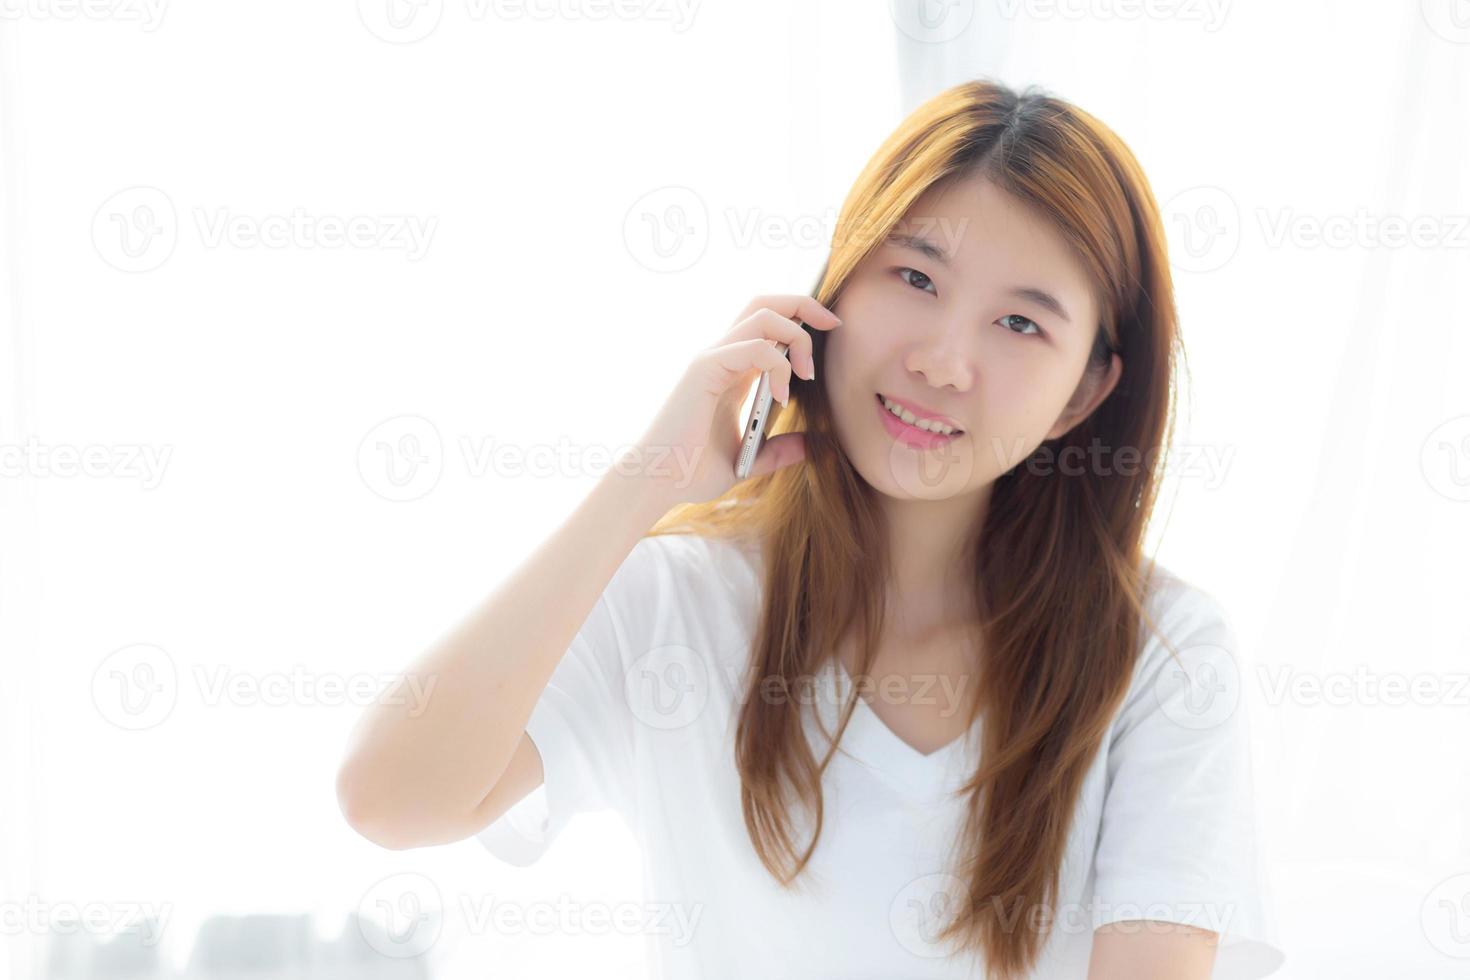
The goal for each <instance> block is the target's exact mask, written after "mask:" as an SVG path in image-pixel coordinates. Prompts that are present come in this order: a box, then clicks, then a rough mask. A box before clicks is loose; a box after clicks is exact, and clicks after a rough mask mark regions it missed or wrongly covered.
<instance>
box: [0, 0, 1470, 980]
mask: <svg viewBox="0 0 1470 980" xmlns="http://www.w3.org/2000/svg"><path fill="white" fill-rule="evenodd" d="M980 76H989V77H994V78H997V79H999V80H1002V81H1005V82H1007V83H1009V84H1012V85H1015V86H1022V85H1025V84H1029V83H1033V82H1034V83H1038V84H1040V85H1042V86H1044V87H1046V89H1047V90H1048V91H1050V92H1051V93H1052V94H1055V95H1059V96H1061V97H1063V98H1067V99H1069V100H1071V101H1074V102H1075V103H1077V104H1078V105H1080V106H1081V107H1082V108H1084V109H1086V110H1088V111H1089V112H1091V113H1093V114H1094V115H1096V116H1098V117H1099V118H1101V119H1102V120H1104V121H1105V122H1106V123H1108V124H1109V125H1110V126H1111V127H1112V128H1113V129H1114V130H1116V131H1117V132H1118V134H1119V135H1120V136H1121V137H1122V138H1123V139H1124V140H1125V141H1126V142H1127V143H1128V144H1129V145H1130V147H1131V148H1132V149H1133V151H1134V152H1135V154H1136V155H1137V156H1138V158H1139V160H1140V161H1141V163H1142V165H1143V167H1144V170H1145V171H1146V173H1147V174H1148V175H1149V178H1150V180H1151V181H1152V184H1153V188H1154V192H1155V195H1156V197H1157V198H1158V200H1159V202H1160V204H1161V206H1162V207H1163V209H1164V211H1165V215H1166V220H1167V222H1168V231H1169V236H1170V248H1171V253H1172V261H1173V265H1174V275H1175V280H1176V284H1177V287H1178V300H1179V306H1180V311H1181V315H1182V327H1183V334H1184V338H1185V344H1186V347H1187V350H1188V355H1189V361H1188V367H1189V374H1188V376H1187V377H1186V378H1185V382H1186V383H1185V387H1184V391H1183V395H1184V397H1183V399H1182V401H1181V404H1182V406H1183V407H1184V408H1185V410H1186V411H1185V416H1184V417H1183V418H1182V419H1181V423H1180V429H1179V441H1178V444H1177V445H1176V454H1177V460H1176V465H1175V466H1174V468H1173V469H1172V470H1171V472H1170V475H1169V479H1168V481H1167V484H1166V487H1165V494H1164V501H1163V503H1162V504H1161V512H1160V514H1159V516H1158V518H1157V520H1156V524H1155V534H1154V540H1153V547H1154V548H1155V549H1156V551H1157V554H1158V556H1159V558H1160V560H1161V561H1162V562H1163V563H1165V564H1166V565H1168V566H1169V567H1171V568H1173V569H1174V570H1175V571H1177V572H1179V573H1181V574H1183V575H1184V576H1186V577H1187V578H1189V579H1191V580H1193V581H1194V582H1196V583H1197V584H1199V585H1201V586H1202V587H1204V588H1206V589H1208V590H1210V591H1211V592H1213V593H1214V594H1216V595H1217V596H1218V597H1219V598H1220V599H1221V600H1222V601H1223V602H1224V603H1225V604H1226V605H1227V607H1228V608H1229V609H1230V611H1231V614H1232V615H1233V617H1234V619H1235V621H1236V623H1237V624H1238V627H1239V630H1240V635H1241V640H1242V643H1243V645H1244V646H1245V647H1246V649H1245V651H1244V653H1245V655H1246V657H1247V658H1248V660H1247V661H1246V662H1247V663H1249V666H1248V667H1243V668H1242V671H1243V672H1242V676H1241V677H1240V678H1238V679H1237V680H1238V682H1239V686H1240V691H1241V693H1242V696H1243V697H1246V698H1249V699H1250V701H1251V702H1252V703H1251V711H1252V715H1253V718H1254V723H1255V726H1256V731H1255V735H1256V738H1257V740H1258V742H1259V744H1258V746H1257V750H1256V769H1257V780H1258V784H1259V791H1260V794H1261V800H1262V804H1261V810H1262V813H1263V815H1264V816H1265V818H1266V821H1265V831H1266V844H1267V847H1268V852H1269V854H1270V856H1271V860H1270V867H1271V873H1272V876H1273V885H1274V888H1275V898H1276V907H1277V914H1278V918H1279V927H1280V933H1281V939H1282V943H1283V946H1284V947H1285V949H1286V952H1287V960H1286V963H1285V965H1284V966H1283V967H1282V968H1281V970H1280V971H1279V972H1278V974H1277V976H1280V977H1282V978H1289V980H1305V978H1319V977H1320V978H1332V980H1350V978H1380V977H1384V976H1394V977H1398V978H1449V977H1460V976H1465V975H1467V973H1470V819H1467V816H1470V763H1467V761H1466V753H1465V746H1466V745H1467V744H1470V710H1467V709H1470V620H1467V618H1466V616H1465V609H1466V605H1465V602H1466V597H1467V595H1470V588H1467V586H1470V572H1467V563H1466V560H1465V555H1466V553H1467V549H1470V383H1467V379H1470V329H1467V325H1470V297H1467V291H1466V284H1467V282H1470V276H1467V273H1470V167H1467V166H1466V163H1465V162H1466V160H1467V158H1470V2H1467V0H1423V2H1419V0H1406V2H1402V3H1394V4H1385V3H1381V2H1371V0H1349V2H1345V0H1334V2H1330V3H1329V2H1327V0H1292V2H1272V3H1266V2H1231V0H1149V2H1143V0H1137V2H1133V0H923V2H897V0H895V2H893V3H888V4H885V3H878V2H860V3H852V2H845V3H842V2H837V0H797V2H793V0H786V2H780V3H778V2H773V0H745V2H742V3H733V2H699V0H630V2H627V3H619V4H608V3H600V2H596V0H523V2H517V3H510V2H506V0H358V2H357V3H356V4H355V5H354V4H353V3H336V4H323V5H312V4H300V3H285V2H281V0H257V2H255V3H252V4H249V5H225V4H204V3H171V2H169V0H96V2H94V3H71V2H65V0H7V2H6V3H5V4H4V6H3V10H0V195H3V196H0V249H3V263H0V289H3V296H4V302H3V303H0V333H3V339H4V343H3V344H0V386H3V402H0V466H3V479H0V527H3V542H0V590H3V591H0V658H3V662H0V786H3V790H0V903H3V904H0V912H3V915H0V925H3V928H0V943H3V954H4V955H3V957H0V976H3V977H6V978H10V977H15V978H31V977H46V978H62V977H65V978H73V977H149V978H153V977H183V976H188V977H200V978H203V977H208V978H223V977H272V978H276V977H297V976H312V977H329V976H341V977H384V978H387V977H395V978H396V977H432V978H441V977H442V978H450V977H455V978H458V977H472V976H473V977H483V976H497V977H500V976H504V977H557V976H568V977H571V976H579V977H580V976H588V975H596V976H599V977H638V976H641V975H643V968H644V964H643V944H642V937H641V936H640V935H639V934H638V931H637V930H636V929H629V928H626V927H624V926H620V925H619V924H618V923H619V922H628V921H634V920H636V919H637V918H638V915H637V913H638V911H639V910H640V909H641V908H642V907H643V906H642V904H641V903H642V895H641V891H640V883H639V882H638V880H637V872H638V867H639V859H638V855H637V849H636V844H635V842H634V841H633V840H632V839H631V838H630V836H629V835H628V834H627V833H626V831H625V830H623V828H622V826H621V825H620V824H619V823H617V822H616V819H615V818H614V817H613V816H612V815H611V814H606V815H603V814H597V815H588V816H586V817H584V818H581V819H579V820H578V821H576V822H574V824H573V825H572V826H571V827H570V828H569V829H568V831H567V832H566V834H565V835H564V836H563V838H562V839H561V840H560V841H559V842H558V844H557V845H556V846H555V848H554V849H553V850H552V851H551V852H550V853H549V854H548V855H547V856H546V857H545V858H544V859H543V860H542V861H541V862H539V863H538V864H537V865H535V866H534V867H529V868H516V867H511V866H508V865H505V864H503V863H501V862H499V861H497V860H495V859H494V858H492V857H491V856H490V855H489V854H488V852H486V851H485V850H484V848H483V847H481V846H480V845H479V844H478V843H477V842H476V841H475V840H473V839H471V840H467V841H462V842H460V843H457V844H454V845H450V846H444V847H437V848H426V849H417V850H410V851H397V852H395V851H388V850H384V849H382V848H379V847H377V846H375V845H373V844H371V843H369V842H368V841H366V840H364V839H363V838H361V837H359V836H358V835H357V834H355V833H354V832H352V831H351V829H350V828H348V827H347V825H346V824H345V822H344V821H343V819H342V817H341V815H340V813H339V812H338V808H337V803H336V800H335V796H334V791H333V780H334V776H335V771H336V767H337V764H338V762H339V761H340V758H341V755H342V751H343V748H344V744H345V739H346V736H347V733H348V731H349V729H350V728H351V726H352V724H353V723H354V722H355V721H356V719H357V717H358V715H359V713H360V712H361V710H362V707H363V706H364V705H365V704H367V703H368V702H369V701H370V700H371V699H372V698H373V696H374V695H375V694H376V693H377V692H378V691H380V690H381V689H383V688H384V687H386V686H387V684H388V683H389V681H390V680H391V677H392V675H393V673H394V672H395V671H398V670H401V669H403V668H404V667H405V666H406V665H407V663H408V662H409V661H410V659H411V658H413V657H414V656H416V655H417V654H418V653H419V651H421V650H422V649H423V648H424V647H425V646H426V645H427V644H429V643H430V642H432V641H433V640H434V639H435V638H436V637H437V636H438V635H439V634H440V633H441V632H442V631H443V630H444V629H445V628H446V627H447V626H448V625H449V624H451V623H452V622H453V621H454V620H455V619H456V618H457V617H458V616H460V615H461V614H462V613H463V612H464V610H466V609H467V608H468V607H469V606H470V605H471V604H473V603H474V602H476V601H477V600H478V599H479V598H480V597H482V596H483V595H484V594H485V593H486V592H487V591H488V590H489V589H491V588H492V587H493V586H494V585H495V583H496V582H497V581H498V580H499V579H500V578H501V576H503V575H504V574H505V573H506V572H507V571H508V570H509V569H510V568H511V567H512V566H513V565H514V564H515V563H517V562H518V561H519V559H520V558H521V557H523V556H524V555H525V554H526V553H528V552H529V551H530V550H531V549H532V548H534V547H535V546H536V545H537V544H538V543H539V542H540V540H542V539H543V538H544V537H545V536H546V535H547V534H549V533H550V531H551V529H552V528H553V527H554V526H555V525H556V524H557V523H559V522H560V520H561V519H562V518H563V517H564V516H565V515H566V514H567V513H568V512H569V511H570V510H571V508H572V507H573V506H574V505H575V504H576V502H577V501H578V500H579V499H581V497H582V496H583V495H584V494H585V493H586V492H587V491H588V490H589V489H590V488H591V486H592V484H593V483H594V482H595V480H596V479H597V478H598V477H599V476H600V475H601V474H602V472H603V471H604V470H605V468H606V467H607V465H608V464H609V461H610V460H611V459H612V458H613V456H614V455H615V454H616V452H617V451H618V450H619V448H620V447H622V446H625V445H626V444H627V443H628V442H629V441H631V440H633V439H635V438H636V437H637V436H638V435H639V434H640V433H641V431H642V429H643V427H644V425H645V424H646V423H647V421H648V420H649V419H650V418H651V417H652V415H653V413H654V412H655V411H656V409H657V408H658V407H659V406H660V405H661V404H662V402H663V399H664V397H665V395H666V394H667V392H668V391H669V389H670V388H671V387H672V385H673V383H674V381H675V380H676V378H677V377H678V375H679V374H680V373H681V372H682V370H683V368H684V366H685V365H686V364H687V362H688V360H689V359H690V358H691V357H692V356H693V355H694V353H695V352H696V351H697V350H699V349H700V348H702V347H704V346H707V345H708V344H710V343H712V342H713V341H714V340H715V339H716V338H717V337H718V336H719V335H720V334H722V333H723V332H724V331H725V330H726V329H728V327H729V326H730V324H731V323H732V322H733V320H734V318H735V316H736V314H737V313H738V312H739V311H740V310H741V308H742V307H743V306H744V305H745V304H746V303H747V302H748V301H749V299H750V298H751V297H752V296H755V295H757V294H760V293H765V292H805V291H807V290H809V289H810V288H811V286H812V284H813V283H814V281H815V277H816V274H817V271H818V270H819V269H820V268H821V265H822V262H823V259H824V257H825V254H826V243H827V242H828V240H829V239H830V237H831V235H832V233H833V230H834V224H835V220H836V214H837V209H838V207H839V206H840V205H841V203H842V200H843V198H844V196H845V194H846V192H847V189H848V187H849V185H850V184H851V182H852V180H853V179H854V178H855V177H856V175H857V173H858V172H859V170H860V169H861V168H862V166H863V165H864V163H865V162H866V161H867V159H868V157H869V155H870V154H871V153H872V152H873V151H874V150H875V149H876V148H877V146H878V144H879V142H880V141H881V140H882V139H883V138H884V137H885V136H886V135H887V134H888V132H889V131H890V130H891V129H892V128H893V127H894V126H895V125H896V124H897V123H898V122H899V120H900V119H901V118H902V117H903V116H904V115H905V114H906V113H907V112H908V111H909V110H911V109H912V108H914V107H915V106H916V105H917V104H918V103H919V102H921V101H923V100H924V99H926V98H928V97H929V96H930V95H933V94H935V93H937V92H938V91H940V90H941V89H943V88H946V87H948V86H949V85H951V84H954V83H957V82H960V81H964V80H967V79H970V78H974V77H980ZM624 913H630V914H626V915H625V914H624ZM599 922H601V925H599V924H598V923H599ZM592 971H595V974H594V973H592Z"/></svg>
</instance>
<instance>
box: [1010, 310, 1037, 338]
mask: <svg viewBox="0 0 1470 980" xmlns="http://www.w3.org/2000/svg"><path fill="white" fill-rule="evenodd" d="M1012 319H1015V320H1020V321H1021V322H1022V323H1023V324H1029V325H1030V326H1031V331H1029V332H1026V331H1012V332H1013V333H1022V334H1023V335H1024V336H1031V337H1034V336H1036V335H1038V334H1040V333H1041V328H1040V327H1038V326H1037V325H1036V321H1035V320H1029V319H1027V318H1026V317H1024V316H1022V315H1021V314H1019V313H1007V314H1006V315H1005V316H1003V317H1001V318H1000V322H1001V323H1006V321H1007V320H1012ZM1006 325H1007V326H1009V324H1006Z"/></svg>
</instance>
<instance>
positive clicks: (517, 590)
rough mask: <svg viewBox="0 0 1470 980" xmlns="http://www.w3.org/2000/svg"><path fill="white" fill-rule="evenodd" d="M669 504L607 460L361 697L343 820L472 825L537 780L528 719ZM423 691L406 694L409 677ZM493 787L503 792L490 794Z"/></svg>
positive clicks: (343, 787) (464, 829) (450, 827)
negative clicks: (408, 658) (517, 557)
mask: <svg viewBox="0 0 1470 980" xmlns="http://www.w3.org/2000/svg"><path fill="white" fill-rule="evenodd" d="M667 510H668V504H667V503H666V502H665V500H664V497H663V495H662V494H661V493H653V492H651V487H650V486H649V485H648V483H647V481H643V480H640V479H639V478H637V477H629V476H623V475H620V474H619V473H618V472H617V470H616V469H614V470H612V471H609V472H608V473H607V474H606V475H605V476H604V477H603V478H602V479H601V481H600V482H599V483H598V484H597V485H596V486H595V487H594V489H593V490H592V492H591V493H590V494H589V495H588V496H587V498H586V499H584V500H583V501H582V503H581V504H580V505H579V506H578V507H577V509H576V510H575V511H574V512H573V513H572V515H571V517H570V518H569V519H567V520H566V521H565V522H564V523H563V524H562V525H561V526H560V527H559V528H558V529H557V530H556V532H555V533H553V534H552V535H551V537H550V538H548V539H547V540H546V541H545V542H544V543H542V545H541V546H540V547H539V548H537V550H536V551H535V552H533V553H532V554H531V556H530V557H529V558H528V559H526V560H525V561H524V562H523V563H522V564H521V566H520V567H519V568H517V569H516V570H515V572H514V573H513V574H511V575H510V576H509V578H507V579H506V581H505V582H504V583H503V584H502V585H501V586H500V587H499V588H498V589H496V590H495V591H494V592H493V593H492V594H491V595H490V596H489V597H488V598H486V599H485V600H484V601H483V602H482V603H481V604H480V605H479V606H478V607H477V608H475V609H474V610H472V611H471V613H470V614H469V615H468V616H467V617H466V618H465V620H464V621H463V622H462V623H461V624H460V625H459V626H458V627H457V628H456V629H454V630H452V631H451V632H449V634H448V635H447V636H445V637H444V638H443V639H441V640H440V641H439V642H438V643H437V644H436V645H435V646H434V647H433V648H432V649H430V650H429V651H428V652H427V653H426V654H424V655H423V656H421V657H420V658H419V659H418V660H417V661H416V662H415V663H414V664H413V665H412V666H411V667H410V668H409V671H408V673H407V674H406V675H405V676H403V677H400V678H399V679H398V681H397V683H396V684H395V685H394V687H393V689H392V690H391V691H389V692H388V694H387V695H386V696H384V697H382V698H380V699H379V700H378V701H377V702H376V703H374V704H373V705H371V706H369V708H368V709H367V710H366V711H365V712H364V714H363V717H362V718H361V720H360V721H359V722H358V724H357V727H356V728H355V729H354V731H353V737H352V744H351V746H350V751H349V752H348V754H347V756H346V758H345V759H344V761H343V762H342V764H341V767H340V768H339V770H338V773H337V798H338V801H339V803H340V805H341V807H342V812H343V815H344V816H345V817H346V818H347V821H348V823H350V824H351V825H352V827H353V828H354V829H355V830H356V831H357V832H358V833H360V834H362V835H363V836H364V837H366V838H368V839H369V840H371V841H373V842H374V843H377V844H380V845H382V846H383V847H387V848H391V849H394V850H401V849H404V848H409V847H423V846H426V845H430V844H447V843H450V842H453V841H457V840H463V839H464V838H465V837H467V836H469V835H470V834H472V833H475V832H476V831H477V830H479V829H480V828H481V827H483V826H484V825H485V824H486V823H488V822H489V821H490V820H493V819H495V818H496V817H498V816H499V815H500V813H499V812H494V813H492V812H488V811H489V810H498V811H501V812H503V811H504V810H507V809H509V808H510V807H511V806H512V805H513V804H514V803H515V802H516V801H517V800H519V799H520V798H521V797H523V796H525V795H526V794H527V793H529V792H530V791H531V790H533V789H535V788H536V787H537V786H538V785H540V783H541V775H542V774H541V760H540V756H539V754H538V753H537V752H536V750H535V749H534V747H533V746H532V744H531V742H530V740H529V739H528V738H527V737H526V735H525V727H526V721H527V720H528V719H529V718H530V716H531V710H532V708H534V707H535V705H536V700H537V699H538V698H539V697H540V696H541V692H542V691H543V690H544V689H545V688H546V684H547V682H548V681H549V680H550V678H551V674H552V672H553V671H554V670H555V669H556V665H557V664H558V663H559V662H560V660H561V658H562V656H563V655H564V654H565V653H566V651H567V647H568V646H570V645H571V643H572V640H573V638H574V637H575V636H576V635H577V630H578V629H579V628H580V627H581V625H582V623H583V622H584V621H585V620H586V619H587V616H588V615H589V614H590V613H591V611H592V607H593V606H594V605H596V603H597V599H598V597H599V596H600V595H601V594H602V592H603V590H604V589H606V588H607V586H608V583H609V582H610V581H611V580H612V576H613V574H614V573H615V572H616V571H617V570H618V568H619V566H620V565H621V564H622V563H623V561H624V560H625V559H626V558H627V557H628V555H629V553H630V552H631V551H632V549H633V546H634V545H635V544H637V542H638V540H639V539H640V538H641V537H642V536H643V534H644V532H645V531H647V530H648V528H650V527H651V526H652V525H653V524H654V522H656V521H657V520H658V518H659V517H661V516H662V515H663V514H664V513H665V512H666V511H667ZM410 677H413V678H416V679H417V680H418V683H419V690H420V691H428V692H429V694H428V696H427V698H423V697H420V698H417V699H416V698H413V697H410V696H409V693H410V690H411V689H410V687H409V686H408V683H409V678H410ZM497 787H499V788H500V789H501V791H500V792H495V793H492V790H496V789H497Z"/></svg>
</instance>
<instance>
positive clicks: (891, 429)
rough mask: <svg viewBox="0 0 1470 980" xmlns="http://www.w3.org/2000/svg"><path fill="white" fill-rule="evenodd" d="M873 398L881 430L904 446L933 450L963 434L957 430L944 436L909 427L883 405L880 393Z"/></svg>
mask: <svg viewBox="0 0 1470 980" xmlns="http://www.w3.org/2000/svg"><path fill="white" fill-rule="evenodd" d="M873 397H874V402H873V404H875V405H877V406H878V414H879V415H881V416H882V422H883V428H884V429H886V430H888V434H889V435H891V436H893V438H895V439H897V440H898V441H899V442H902V443H904V444H906V445H910V446H913V447H915V448H916V449H935V448H938V447H939V446H943V445H944V444H945V443H948V442H952V441H954V440H955V439H956V438H958V437H959V436H961V435H963V434H964V433H963V432H960V431H958V430H956V431H955V432H952V433H950V434H949V435H945V434H943V433H942V432H926V431H925V430H923V429H921V428H919V427H918V426H916V425H909V424H908V423H907V422H905V421H904V420H903V419H901V418H899V417H898V416H897V415H894V414H893V413H892V412H890V411H889V410H888V406H886V405H884V404H883V395H882V393H881V392H880V393H877V394H875V395H874V396H873Z"/></svg>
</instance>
